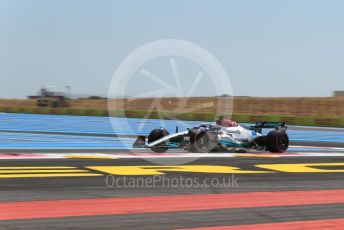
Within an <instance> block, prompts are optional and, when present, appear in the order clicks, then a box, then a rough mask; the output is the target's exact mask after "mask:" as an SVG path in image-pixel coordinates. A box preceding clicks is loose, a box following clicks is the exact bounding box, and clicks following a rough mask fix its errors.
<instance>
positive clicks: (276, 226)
mask: <svg viewBox="0 0 344 230" xmlns="http://www.w3.org/2000/svg"><path fill="white" fill-rule="evenodd" d="M265 229H269V230H304V229H318V230H325V229H326V230H330V229H344V219H332V220H310V221H292V222H282V223H268V224H252V225H237V226H218V227H208V228H189V229H184V230H265ZM180 230H181V229H180Z"/></svg>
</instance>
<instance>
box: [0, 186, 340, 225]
mask: <svg viewBox="0 0 344 230" xmlns="http://www.w3.org/2000/svg"><path fill="white" fill-rule="evenodd" d="M343 194H344V189H338V190H313V191H287V192H252V193H231V194H203V195H176V196H149V197H129V198H101V199H80V200H52V201H25V202H4V203H0V210H1V211H0V220H16V219H35V218H55V217H77V216H98V215H120V214H133V213H159V212H175V211H198V210H214V209H232V208H253V207H270V206H292V205H311V204H336V203H344V196H343Z"/></svg>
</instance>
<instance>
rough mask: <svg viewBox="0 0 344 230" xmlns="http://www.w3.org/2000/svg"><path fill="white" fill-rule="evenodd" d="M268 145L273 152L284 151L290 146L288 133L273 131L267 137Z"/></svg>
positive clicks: (268, 148)
mask: <svg viewBox="0 0 344 230" xmlns="http://www.w3.org/2000/svg"><path fill="white" fill-rule="evenodd" d="M266 147H267V150H268V151H270V152H272V153H284V152H285V151H287V149H288V147H289V137H288V135H287V133H286V132H283V131H282V132H278V131H271V132H270V133H269V134H268V135H267V137H266Z"/></svg>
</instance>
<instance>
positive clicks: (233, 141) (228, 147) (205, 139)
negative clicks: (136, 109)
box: [133, 122, 289, 153]
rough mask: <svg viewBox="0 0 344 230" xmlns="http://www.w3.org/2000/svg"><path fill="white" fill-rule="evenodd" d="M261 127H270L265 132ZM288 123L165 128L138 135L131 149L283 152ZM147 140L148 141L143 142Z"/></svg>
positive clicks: (205, 151) (285, 149)
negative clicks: (147, 134)
mask: <svg viewBox="0 0 344 230" xmlns="http://www.w3.org/2000/svg"><path fill="white" fill-rule="evenodd" d="M262 129H273V130H272V131H270V132H269V133H268V134H267V135H263V134H262ZM286 131H287V126H286V125H285V123H283V122H257V123H256V124H255V125H254V126H249V127H246V126H244V125H240V124H236V125H235V126H232V127H224V126H220V125H217V124H201V125H199V126H197V127H194V128H191V129H187V130H185V131H183V132H178V127H177V128H176V133H174V134H169V132H168V131H167V130H166V129H164V128H159V129H154V130H153V131H151V132H150V134H149V136H148V140H146V139H147V138H146V136H138V137H137V140H136V141H135V143H134V144H133V147H134V148H150V149H151V150H152V151H154V152H158V153H163V152H166V151H167V150H168V149H184V150H187V151H191V152H197V153H208V152H211V151H233V150H234V151H236V152H246V151H249V150H258V151H269V152H274V153H283V152H285V151H287V149H288V147H289V137H288V134H287V132H286ZM146 141H147V143H146Z"/></svg>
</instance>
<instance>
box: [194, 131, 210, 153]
mask: <svg viewBox="0 0 344 230" xmlns="http://www.w3.org/2000/svg"><path fill="white" fill-rule="evenodd" d="M190 142H191V145H190V150H191V152H194V153H209V152H210V151H211V150H213V149H214V148H215V147H216V146H217V138H216V135H215V134H213V133H209V132H205V131H196V130H195V131H191V132H190Z"/></svg>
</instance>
